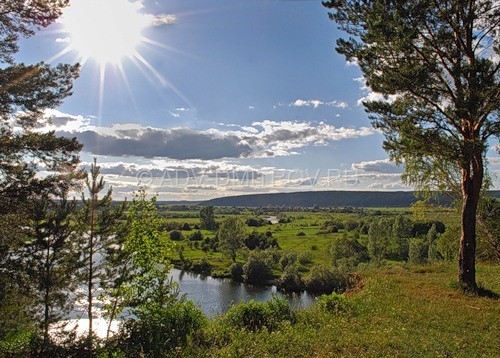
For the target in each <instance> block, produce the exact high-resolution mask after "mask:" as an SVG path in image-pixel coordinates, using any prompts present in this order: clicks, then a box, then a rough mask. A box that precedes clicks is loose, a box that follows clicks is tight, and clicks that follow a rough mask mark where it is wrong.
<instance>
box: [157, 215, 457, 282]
mask: <svg viewBox="0 0 500 358" xmlns="http://www.w3.org/2000/svg"><path fill="white" fill-rule="evenodd" d="M160 213H161V214H162V216H164V217H165V222H166V223H169V224H172V225H176V226H182V225H184V224H185V223H187V224H189V226H190V227H191V230H179V231H181V232H182V236H183V240H181V241H175V247H176V249H175V251H173V252H172V255H171V259H172V260H173V262H174V263H176V265H179V251H180V250H181V251H182V255H183V257H184V259H187V260H191V261H192V262H194V263H197V262H200V260H201V259H202V258H204V259H205V260H206V261H207V262H208V263H209V264H210V265H211V267H212V270H211V274H212V275H213V276H218V277H226V276H228V269H229V267H230V265H231V263H232V262H231V259H230V258H229V257H227V256H226V255H224V254H223V253H222V252H220V251H213V250H206V251H204V250H202V243H201V242H200V243H199V244H198V245H197V247H195V246H194V245H193V244H194V243H192V242H190V240H189V239H188V237H189V236H190V235H192V234H193V232H195V231H197V230H196V229H195V226H197V225H199V224H200V220H199V218H198V217H197V212H195V211H179V210H174V211H171V210H169V209H168V206H167V207H163V208H160ZM397 215H403V216H405V217H408V218H410V219H413V220H420V221H441V222H443V223H444V224H445V226H446V227H447V228H449V227H457V226H458V225H459V222H460V221H459V220H460V217H459V213H458V212H457V211H456V210H454V209H450V208H443V207H432V208H424V209H418V210H416V209H411V208H370V209H363V210H362V212H355V213H350V212H328V211H327V210H324V211H323V210H321V211H317V212H314V211H302V212H300V211H299V212H273V211H269V212H265V213H255V212H253V210H251V209H240V210H238V213H231V214H227V213H219V214H217V215H216V220H217V222H218V223H221V222H223V221H224V220H225V219H226V218H227V217H228V216H237V217H239V218H241V220H243V221H247V220H248V219H263V220H265V221H267V219H268V218H269V217H270V216H272V217H278V218H281V219H283V220H281V221H289V222H280V223H276V224H271V223H266V224H265V225H262V226H259V227H250V226H247V227H246V231H247V233H251V232H252V231H257V232H259V233H266V232H270V233H271V234H272V238H275V239H276V240H277V242H278V244H279V248H280V251H282V252H288V251H289V252H294V253H296V254H298V255H301V254H302V255H304V256H305V257H306V259H305V260H303V262H302V263H300V265H299V270H300V271H301V272H302V273H303V274H304V275H305V276H307V274H308V272H309V271H310V270H311V268H312V267H314V266H316V265H326V266H329V265H331V263H332V259H331V253H330V247H331V244H332V241H333V240H336V239H341V238H343V237H344V236H345V235H347V236H354V235H359V238H358V240H359V241H360V242H362V243H364V244H365V245H366V243H367V240H368V234H367V232H366V231H364V232H363V230H361V227H362V226H366V227H368V226H369V224H370V223H371V222H372V221H373V220H378V219H380V218H394V217H396V216H397ZM328 222H335V223H340V224H347V223H356V224H358V225H359V226H358V228H357V229H355V230H348V229H347V228H344V229H343V228H340V229H339V230H338V232H336V233H332V232H328V231H327V230H324V226H325V223H328ZM200 231H201V233H202V234H203V237H204V238H213V237H214V236H215V235H216V233H215V232H212V231H208V230H200ZM164 235H165V239H166V240H168V239H169V233H168V230H166V231H165V232H164ZM246 256H247V252H245V250H243V251H242V252H239V253H238V255H237V262H241V263H244V262H245V261H246ZM279 273H280V271H279V270H277V271H276V272H275V274H276V275H278V274H279Z"/></svg>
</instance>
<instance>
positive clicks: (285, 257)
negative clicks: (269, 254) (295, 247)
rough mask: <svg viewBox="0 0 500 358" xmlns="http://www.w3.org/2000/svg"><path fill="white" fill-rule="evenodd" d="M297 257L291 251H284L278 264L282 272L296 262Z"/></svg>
mask: <svg viewBox="0 0 500 358" xmlns="http://www.w3.org/2000/svg"><path fill="white" fill-rule="evenodd" d="M297 258H298V255H297V254H296V253H295V252H292V251H286V252H284V253H283V254H282V255H281V258H280V261H279V264H280V266H281V269H282V270H284V269H285V268H286V267H287V266H289V265H292V264H295V263H296V262H297Z"/></svg>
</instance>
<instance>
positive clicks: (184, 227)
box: [182, 223, 191, 231]
mask: <svg viewBox="0 0 500 358" xmlns="http://www.w3.org/2000/svg"><path fill="white" fill-rule="evenodd" d="M182 230H186V231H189V230H191V226H189V223H184V224H183V225H182Z"/></svg>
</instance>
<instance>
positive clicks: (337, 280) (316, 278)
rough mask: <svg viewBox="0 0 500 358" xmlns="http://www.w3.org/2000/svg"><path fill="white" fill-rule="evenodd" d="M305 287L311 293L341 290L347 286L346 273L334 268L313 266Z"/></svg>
mask: <svg viewBox="0 0 500 358" xmlns="http://www.w3.org/2000/svg"><path fill="white" fill-rule="evenodd" d="M305 287H306V290H307V291H308V292H310V293H313V294H321V293H327V294H330V293H332V292H343V291H344V290H345V289H346V287H347V283H346V274H345V273H343V272H341V271H339V270H337V269H334V268H329V267H326V266H314V267H313V268H312V270H311V275H310V276H309V278H308V279H307V280H306V282H305Z"/></svg>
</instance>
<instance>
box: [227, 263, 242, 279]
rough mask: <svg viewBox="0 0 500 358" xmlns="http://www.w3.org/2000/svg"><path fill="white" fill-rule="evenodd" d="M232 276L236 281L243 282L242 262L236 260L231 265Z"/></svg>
mask: <svg viewBox="0 0 500 358" xmlns="http://www.w3.org/2000/svg"><path fill="white" fill-rule="evenodd" d="M229 271H230V272H231V278H232V280H233V281H235V282H243V265H242V264H241V263H240V262H234V263H233V264H232V265H231V267H229Z"/></svg>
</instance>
